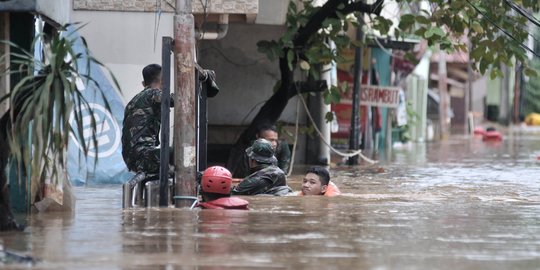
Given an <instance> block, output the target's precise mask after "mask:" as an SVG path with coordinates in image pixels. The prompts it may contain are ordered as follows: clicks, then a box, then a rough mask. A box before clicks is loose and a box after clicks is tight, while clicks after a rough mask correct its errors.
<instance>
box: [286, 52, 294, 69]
mask: <svg viewBox="0 0 540 270" xmlns="http://www.w3.org/2000/svg"><path fill="white" fill-rule="evenodd" d="M293 61H294V51H293V50H289V51H288V52H287V64H288V65H289V70H293Z"/></svg>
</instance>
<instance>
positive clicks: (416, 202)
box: [0, 134, 540, 270]
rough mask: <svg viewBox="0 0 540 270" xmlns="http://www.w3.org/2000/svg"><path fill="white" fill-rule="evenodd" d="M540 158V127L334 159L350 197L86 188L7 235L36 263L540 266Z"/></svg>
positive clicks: (8, 244)
mask: <svg viewBox="0 0 540 270" xmlns="http://www.w3.org/2000/svg"><path fill="white" fill-rule="evenodd" d="M537 156H540V134H531V135H514V136H508V137H507V138H505V141H503V142H502V143H483V142H481V140H479V139H475V138H469V137H453V138H452V139H451V140H449V141H446V142H443V143H427V144H418V145H413V146H411V147H408V148H402V149H395V150H394V152H393V154H392V155H391V156H390V157H389V158H388V161H381V162H380V163H379V164H377V165H375V166H371V167H370V166H357V167H346V166H344V167H335V168H332V170H331V173H332V176H333V180H334V181H335V182H336V183H337V185H338V186H339V187H340V188H341V190H342V192H344V195H343V196H340V197H335V198H326V197H319V196H317V197H246V199H247V200H249V202H250V207H251V210H250V211H238V210H229V211H223V210H193V211H190V210H182V209H173V208H171V209H135V210H122V207H121V188H120V186H99V187H78V188H75V194H76V196H77V198H78V201H77V207H76V212H75V213H74V214H72V215H65V214H55V213H45V214H36V215H33V216H31V217H30V218H29V219H28V220H27V222H28V228H27V229H26V231H24V232H17V233H15V232H10V233H2V234H0V237H1V239H2V242H3V245H4V248H5V249H9V250H11V251H15V252H18V253H20V254H25V255H31V256H33V257H35V258H39V260H40V261H39V262H37V263H36V264H34V265H33V266H32V267H33V268H35V269H78V270H80V269H377V270H383V269H540V161H538V160H537ZM378 168H383V170H381V169H378ZM300 179H301V175H295V176H294V177H292V178H291V179H290V180H289V181H290V182H289V183H290V185H291V186H292V187H293V188H294V189H295V190H298V189H299V187H300ZM2 267H4V268H26V267H27V265H24V264H10V265H6V266H0V268H2Z"/></svg>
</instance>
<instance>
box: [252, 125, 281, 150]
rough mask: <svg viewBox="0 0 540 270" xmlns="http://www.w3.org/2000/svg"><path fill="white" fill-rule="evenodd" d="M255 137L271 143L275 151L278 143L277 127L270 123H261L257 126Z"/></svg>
mask: <svg viewBox="0 0 540 270" xmlns="http://www.w3.org/2000/svg"><path fill="white" fill-rule="evenodd" d="M257 130H258V132H257V139H265V140H267V141H269V142H270V143H271V144H272V149H274V151H276V148H277V145H278V139H279V138H278V132H277V128H276V126H274V125H271V124H262V125H260V126H259V127H258V128H257Z"/></svg>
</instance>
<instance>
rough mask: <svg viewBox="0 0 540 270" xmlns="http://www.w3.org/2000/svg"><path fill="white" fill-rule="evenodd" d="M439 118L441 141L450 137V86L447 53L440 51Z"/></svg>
mask: <svg viewBox="0 0 540 270" xmlns="http://www.w3.org/2000/svg"><path fill="white" fill-rule="evenodd" d="M438 71H439V85H438V87H439V97H440V98H439V117H440V119H439V120H440V121H439V122H440V125H441V139H442V140H445V139H447V138H448V137H449V135H450V132H449V129H448V123H447V122H446V119H448V85H447V82H446V53H445V52H444V51H442V50H439V67H438Z"/></svg>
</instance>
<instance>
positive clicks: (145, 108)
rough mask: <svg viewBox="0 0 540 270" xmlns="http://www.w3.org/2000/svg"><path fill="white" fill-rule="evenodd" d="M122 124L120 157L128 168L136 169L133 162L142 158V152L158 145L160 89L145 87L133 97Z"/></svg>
mask: <svg viewBox="0 0 540 270" xmlns="http://www.w3.org/2000/svg"><path fill="white" fill-rule="evenodd" d="M172 106H173V99H172V97H171V107H172ZM123 124H124V126H123V127H122V157H123V158H124V161H125V162H126V165H127V166H128V169H130V170H133V171H136V166H135V163H136V161H137V160H140V159H141V158H142V156H141V155H142V152H143V151H145V150H146V149H148V148H156V147H157V146H158V145H159V138H158V136H159V129H160V125H161V90H160V89H155V88H145V89H144V90H143V91H141V92H140V93H139V94H137V95H136V96H135V97H133V99H131V101H130V102H129V103H128V104H127V106H126V110H125V112H124V123H123ZM158 159H159V157H158Z"/></svg>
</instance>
